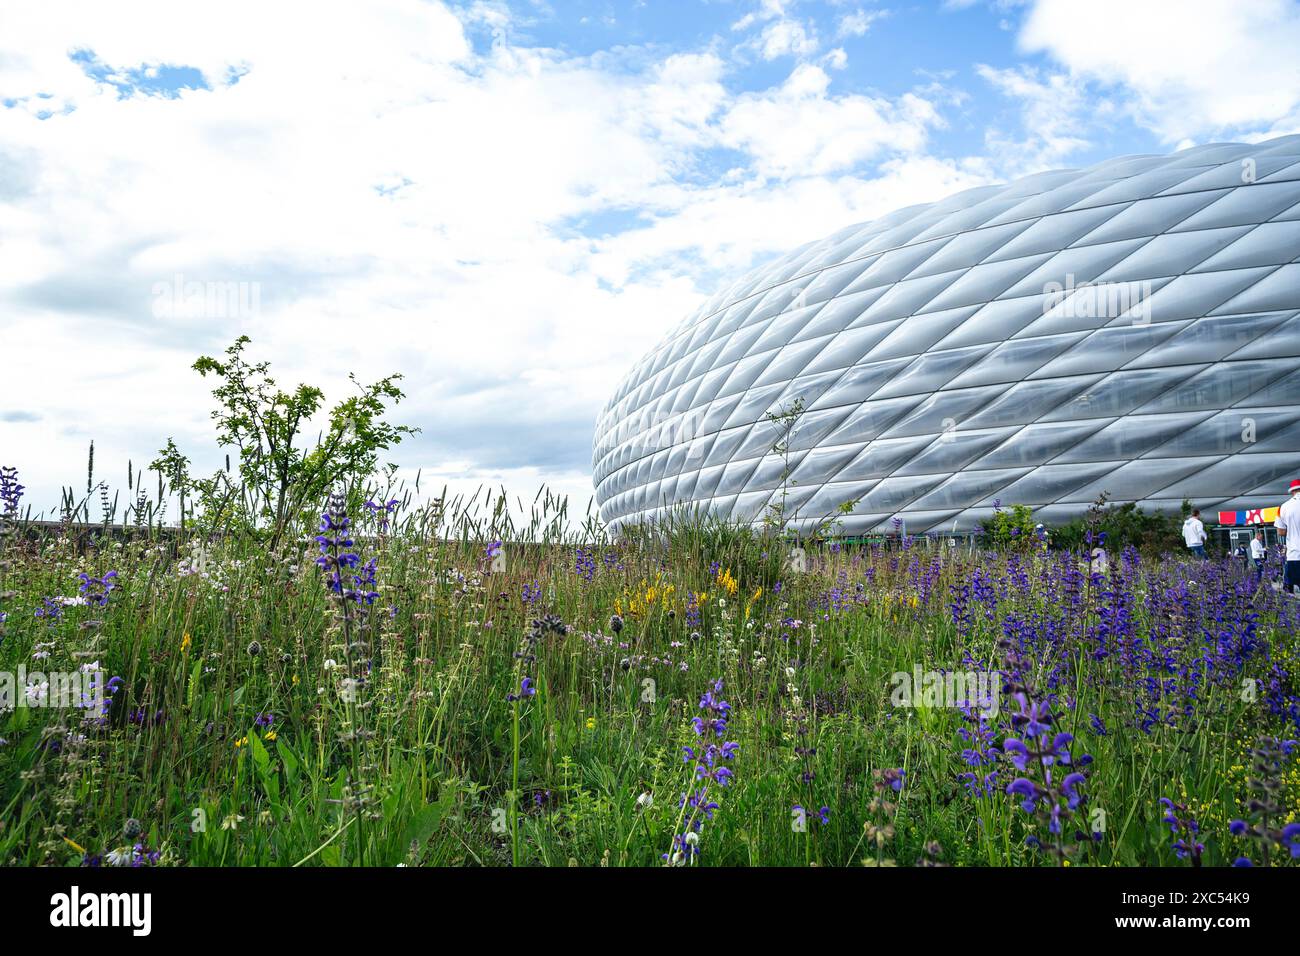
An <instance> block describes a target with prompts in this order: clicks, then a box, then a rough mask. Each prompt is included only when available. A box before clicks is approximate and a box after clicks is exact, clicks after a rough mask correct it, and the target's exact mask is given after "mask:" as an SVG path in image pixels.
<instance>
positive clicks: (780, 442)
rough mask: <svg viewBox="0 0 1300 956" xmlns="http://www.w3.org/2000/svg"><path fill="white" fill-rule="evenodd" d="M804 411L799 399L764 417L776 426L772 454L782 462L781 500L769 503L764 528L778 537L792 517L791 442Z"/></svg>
mask: <svg viewBox="0 0 1300 956" xmlns="http://www.w3.org/2000/svg"><path fill="white" fill-rule="evenodd" d="M803 411H804V409H803V398H802V397H799V398H796V399H795V400H794V401H793V402H791V403H790V404H789V405H783V406H782V407H781V408H779V409H777V410H776V411H774V412H768V413H767V414H765V415H764V416H763V419H764V421H766V422H768V423H769V424H771V425H774V426H776V433H777V439H776V441H775V442H773V443H772V447H771V453H772V454H773V455H777V456H779V457H780V458H781V462H782V466H781V489H780V498H779V500H777V501H773V502H769V503H768V506H767V511H766V513H765V514H764V515H763V526H764V527H765V528H766V529H767V530H768V531H775V532H776V533H777V534H778V535H780V534H784V533H785V530H786V525H787V524H788V523H789V521H790V517H791V516H790V515H789V514H787V511H786V503H787V499H788V498H789V495H790V489H791V488H792V487H794V485H795V484H796V482H794V481H792V480H791V479H790V475H791V473H792V471H793V469H792V468H791V467H790V440H791V438H792V437H793V435H794V430H795V427H796V426H797V425H798V424H799V419H800V418H802V417H803Z"/></svg>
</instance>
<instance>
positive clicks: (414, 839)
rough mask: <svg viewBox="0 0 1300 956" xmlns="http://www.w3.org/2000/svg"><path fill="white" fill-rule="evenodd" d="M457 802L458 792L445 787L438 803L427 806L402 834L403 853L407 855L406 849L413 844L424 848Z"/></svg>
mask: <svg viewBox="0 0 1300 956" xmlns="http://www.w3.org/2000/svg"><path fill="white" fill-rule="evenodd" d="M455 801H456V791H455V790H454V789H453V788H451V787H443V788H442V792H441V793H440V794H439V795H438V802H437V803H430V804H427V805H426V806H425V807H424V809H423V810H421V811H420V812H419V813H417V814H416V815H415V816H414V817H413V818H412V819H411V822H410V823H408V824H407V825H406V830H405V832H404V833H403V834H402V852H403V853H405V852H406V848H407V847H409V846H410V845H411V844H412V843H415V844H418V845H419V846H424V844H425V843H426V842H428V839H429V837H431V836H433V834H434V832H435V831H437V829H438V827H439V825H441V823H442V820H443V817H445V816H446V815H447V814H448V813H449V812H450V811H451V808H452V804H453V803H455Z"/></svg>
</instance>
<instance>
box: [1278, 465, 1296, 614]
mask: <svg viewBox="0 0 1300 956" xmlns="http://www.w3.org/2000/svg"><path fill="white" fill-rule="evenodd" d="M1289 490H1290V492H1291V497H1290V498H1288V499H1287V500H1286V501H1284V502H1283V503H1282V507H1281V508H1279V509H1278V512H1277V520H1276V521H1274V522H1273V527H1275V528H1277V533H1278V534H1279V535H1280V536H1281V538H1282V541H1283V543H1285V544H1286V570H1285V571H1284V572H1283V574H1282V589H1283V590H1284V591H1286V593H1288V594H1291V593H1293V592H1294V591H1295V590H1296V589H1297V588H1300V479H1297V480H1295V481H1293V482H1291V487H1290V489H1289ZM1290 532H1295V533H1294V534H1291V533H1290Z"/></svg>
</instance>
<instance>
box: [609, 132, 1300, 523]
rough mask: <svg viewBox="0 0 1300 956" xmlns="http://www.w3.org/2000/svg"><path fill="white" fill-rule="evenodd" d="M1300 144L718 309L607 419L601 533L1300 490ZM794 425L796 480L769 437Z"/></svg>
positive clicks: (959, 228)
mask: <svg viewBox="0 0 1300 956" xmlns="http://www.w3.org/2000/svg"><path fill="white" fill-rule="evenodd" d="M1298 361H1300V136H1284V137H1281V138H1278V139H1274V140H1270V141H1268V142H1264V143H1258V144H1254V145H1239V144H1217V145H1208V146H1200V147H1195V148H1193V149H1188V150H1183V151H1182V152H1178V153H1174V154H1172V155H1169V156H1139V157H1121V158H1118V159H1114V160H1109V161H1106V162H1103V163H1099V164H1098V165H1096V166H1092V167H1090V168H1088V169H1081V170H1059V171H1054V172H1048V173H1039V174H1036V175H1034V176H1030V177H1027V178H1025V179H1021V180H1017V181H1015V182H1012V183H1008V184H1006V185H1003V186H986V187H980V188H978V189H973V190H968V191H966V192H963V193H958V194H957V195H954V196H951V197H949V198H947V199H944V200H942V201H940V202H937V203H931V204H929V205H922V206H911V207H908V208H906V209H900V210H898V211H896V212H893V213H890V214H889V215H887V216H884V217H882V218H880V219H877V220H875V221H874V222H870V223H863V224H859V225H855V226H849V227H847V228H845V229H841V230H840V231H839V232H837V233H835V234H834V235H832V236H828V237H827V238H825V239H823V240H821V241H819V242H812V243H808V244H806V245H804V246H801V247H800V248H798V249H796V250H794V251H793V252H791V253H790V254H788V255H786V256H784V257H782V258H780V259H778V260H777V261H775V262H771V263H767V264H765V265H763V266H761V267H759V268H757V269H754V270H752V271H751V272H749V273H748V274H746V275H744V276H742V277H741V278H740V279H738V280H737V281H736V282H734V283H733V284H732V285H731V286H729V287H728V288H726V289H724V290H722V291H720V292H718V293H717V294H715V295H713V296H712V297H711V298H710V299H708V301H706V302H705V303H704V304H703V305H702V306H701V307H700V308H699V309H697V310H696V312H695V313H694V314H692V315H691V316H689V317H688V318H687V319H686V320H685V321H684V322H682V324H681V325H679V326H678V327H677V329H676V330H675V331H674V332H673V333H671V334H670V335H669V336H668V338H667V339H666V340H665V341H664V342H663V343H661V344H660V345H659V346H658V347H657V348H655V349H654V350H652V351H651V352H650V353H649V354H648V355H646V356H645V357H644V358H643V359H642V360H641V361H640V362H638V363H637V365H636V366H635V367H634V368H633V369H632V371H631V372H630V373H629V374H628V375H627V377H626V378H625V379H624V380H623V382H622V383H621V384H620V385H619V387H618V389H617V391H616V392H615V394H614V396H613V398H612V399H611V400H610V402H609V404H608V405H607V406H606V407H605V409H604V410H603V411H602V413H601V415H600V418H599V420H598V422H597V427H596V436H595V443H594V448H593V456H592V465H593V476H594V482H595V488H596V499H597V502H598V504H599V507H600V513H601V517H602V518H603V519H604V520H605V521H606V522H607V523H608V524H610V525H611V526H614V527H617V526H619V525H622V524H627V523H632V522H644V521H651V520H654V519H655V518H656V517H657V516H659V515H661V514H662V513H664V512H665V511H666V510H667V509H670V508H673V507H679V506H683V505H686V506H691V507H695V508H699V509H703V510H706V511H708V512H711V513H713V514H716V515H719V516H722V517H727V518H732V519H735V520H740V521H752V520H756V519H757V518H758V517H760V516H761V515H762V514H763V512H764V510H765V509H766V508H767V506H768V505H769V504H771V503H773V502H774V501H775V500H776V499H777V498H778V497H779V496H780V495H781V493H782V475H783V474H784V473H787V471H788V474H789V478H790V483H789V484H788V485H787V487H786V489H785V491H786V502H785V504H786V512H787V514H791V513H792V512H793V513H794V517H795V521H796V523H797V524H800V525H802V526H804V527H808V526H811V525H812V524H815V523H816V522H818V521H820V520H823V519H824V518H826V517H827V516H829V515H831V514H833V513H835V512H837V511H838V510H839V508H840V506H841V505H844V504H846V503H848V502H852V503H853V506H852V511H851V514H850V515H849V516H848V517H847V518H846V519H845V520H844V527H845V529H846V530H847V531H849V532H850V533H853V532H865V531H870V530H873V529H877V528H888V527H891V526H892V523H893V522H894V521H895V520H896V519H902V520H903V521H905V522H906V526H907V528H908V530H909V531H917V532H919V531H925V530H944V531H952V530H956V531H962V530H970V529H971V528H973V527H974V526H975V525H977V524H978V522H979V521H980V520H981V518H984V517H986V516H987V515H988V514H989V513H990V511H991V509H992V508H993V507H994V505H995V502H998V501H1001V502H1002V503H1005V504H1012V503H1023V504H1028V505H1032V506H1033V507H1034V509H1035V511H1036V512H1037V513H1038V514H1039V515H1040V516H1041V518H1042V519H1043V520H1045V521H1049V522H1060V521H1066V520H1069V519H1070V518H1072V517H1075V516H1077V515H1079V514H1081V513H1082V512H1083V511H1084V510H1085V509H1086V508H1087V506H1088V504H1089V503H1090V502H1091V501H1092V500H1093V499H1095V498H1096V497H1097V495H1099V494H1101V493H1102V492H1105V493H1107V494H1108V495H1109V496H1110V497H1111V500H1114V501H1121V502H1122V501H1140V502H1145V503H1146V504H1147V506H1148V507H1153V508H1167V507H1176V506H1177V505H1178V503H1179V502H1181V501H1182V499H1183V498H1190V499H1191V500H1193V501H1194V502H1195V503H1196V504H1197V505H1198V506H1199V507H1201V508H1202V510H1205V511H1207V512H1213V511H1214V510H1215V509H1216V508H1218V507H1219V506H1220V505H1223V506H1225V508H1226V507H1231V509H1232V510H1238V509H1243V508H1257V507H1268V506H1271V505H1275V504H1277V502H1278V500H1280V498H1281V497H1282V496H1283V495H1284V493H1285V490H1286V484H1287V481H1288V479H1289V478H1293V477H1300V372H1297V362H1298ZM796 399H800V400H802V402H803V407H804V408H805V412H804V413H803V415H802V416H801V417H800V418H799V420H798V422H797V424H796V426H795V428H794V431H793V434H792V435H791V436H790V440H789V442H788V446H789V453H788V458H789V460H788V462H787V461H786V460H785V458H783V457H782V456H780V455H776V454H774V453H773V445H774V444H775V443H776V442H777V440H778V438H779V432H778V428H777V426H776V425H774V424H773V423H772V422H771V421H770V420H769V419H768V415H769V414H770V413H773V412H777V411H780V410H782V409H785V408H788V407H789V406H790V404H791V403H792V402H793V401H795V400H796Z"/></svg>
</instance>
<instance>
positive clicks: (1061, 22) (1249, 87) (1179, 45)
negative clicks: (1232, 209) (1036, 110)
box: [1019, 0, 1300, 143]
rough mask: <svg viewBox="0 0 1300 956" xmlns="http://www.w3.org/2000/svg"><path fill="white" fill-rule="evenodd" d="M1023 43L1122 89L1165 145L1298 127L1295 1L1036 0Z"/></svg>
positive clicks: (1299, 31) (1299, 45) (1299, 38)
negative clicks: (1136, 0) (1157, 0)
mask: <svg viewBox="0 0 1300 956" xmlns="http://www.w3.org/2000/svg"><path fill="white" fill-rule="evenodd" d="M1019 42H1020V44H1021V46H1022V48H1023V49H1024V50H1026V51H1029V52H1043V53H1046V54H1048V55H1049V56H1051V57H1052V58H1053V59H1055V60H1056V61H1057V62H1059V63H1061V64H1062V65H1063V66H1065V67H1067V68H1068V69H1069V70H1070V71H1072V72H1073V73H1074V74H1077V75H1078V76H1079V77H1081V78H1085V79H1088V80H1090V81H1093V82H1095V83H1097V84H1100V85H1101V86H1103V87H1110V86H1118V87H1122V88H1124V89H1125V90H1127V91H1128V93H1129V94H1130V96H1131V100H1130V103H1129V107H1130V109H1131V111H1132V113H1133V115H1134V117H1135V118H1136V119H1137V120H1138V121H1139V122H1141V123H1142V124H1143V125H1145V126H1147V127H1148V128H1150V129H1152V130H1155V131H1156V132H1158V133H1159V134H1160V135H1161V136H1162V137H1163V138H1164V139H1165V140H1166V141H1168V142H1170V143H1175V142H1177V141H1179V140H1181V139H1184V138H1191V139H1195V138H1207V137H1208V138H1221V137H1223V136H1225V135H1231V134H1234V133H1237V132H1241V131H1253V132H1255V133H1256V134H1259V135H1278V134H1281V133H1284V132H1289V131H1292V130H1294V129H1296V128H1297V127H1298V126H1300V70H1298V69H1297V68H1296V51H1297V50H1300V6H1298V5H1297V4H1295V3H1294V2H1289V0H1258V2H1252V3H1239V2H1235V0H1180V2H1179V3H1177V4H1163V3H1133V2H1131V0H1091V2H1089V3H1086V4H1080V3H1077V2H1073V0H1037V2H1036V3H1034V5H1033V6H1032V8H1031V9H1030V10H1029V11H1028V12H1027V14H1026V17H1025V20H1024V23H1023V25H1022V28H1021V31H1020V35H1019Z"/></svg>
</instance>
